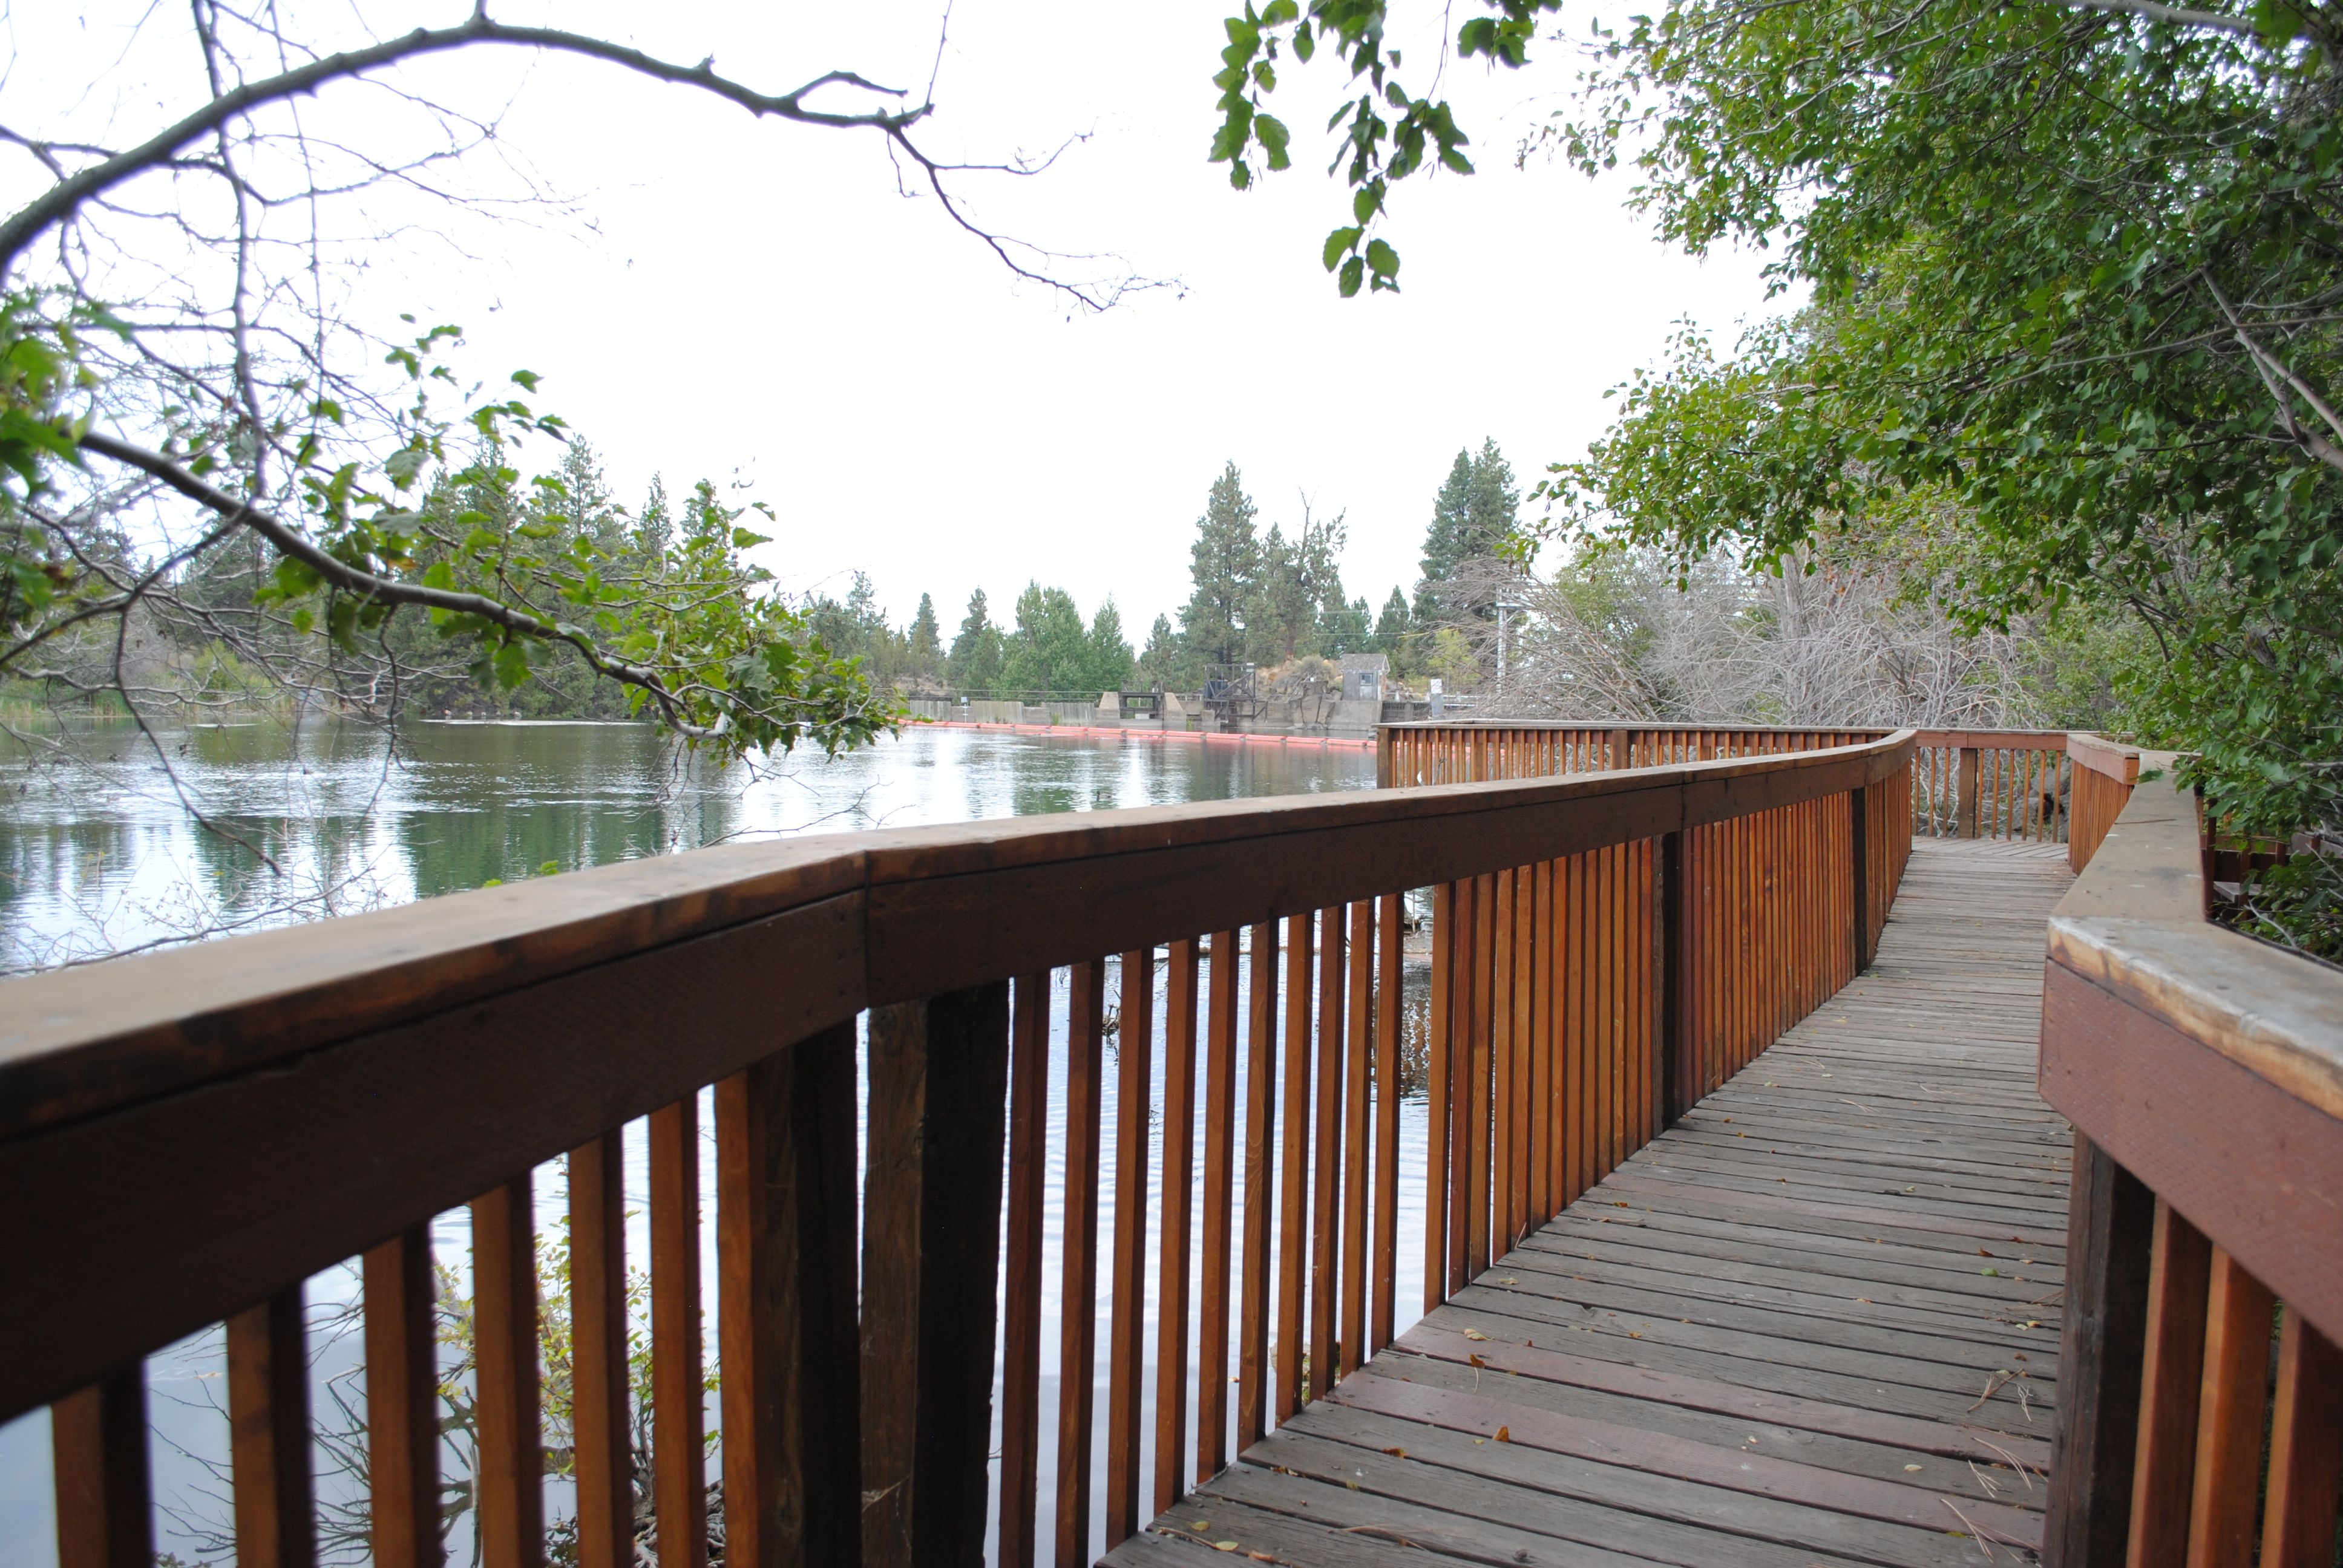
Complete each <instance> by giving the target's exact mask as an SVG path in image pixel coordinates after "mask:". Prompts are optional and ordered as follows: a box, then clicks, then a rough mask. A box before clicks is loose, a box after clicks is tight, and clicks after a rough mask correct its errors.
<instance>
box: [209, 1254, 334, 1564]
mask: <svg viewBox="0 0 2343 1568" xmlns="http://www.w3.org/2000/svg"><path fill="white" fill-rule="evenodd" d="M306 1327H307V1325H306V1324H305V1323H304V1322H303V1319H302V1310H301V1287H300V1286H299V1285H293V1286H290V1287H288V1288H287V1289H285V1290H282V1291H279V1292H277V1294H275V1295H273V1296H271V1297H269V1298H268V1300H266V1301H265V1302H261V1303H260V1304H259V1305H258V1306H256V1307H246V1309H245V1310H244V1311H243V1312H238V1313H236V1316H234V1317H232V1318H230V1319H228V1321H227V1418H228V1444H229V1454H230V1459H231V1463H232V1469H231V1472H230V1473H231V1475H232V1476H233V1478H234V1483H235V1484H234V1487H233V1491H234V1493H235V1506H236V1563H237V1568H310V1564H312V1563H316V1562H317V1515H316V1513H315V1512H314V1510H313V1508H312V1506H311V1501H312V1496H313V1493H312V1492H311V1488H310V1480H309V1353H308V1342H307V1332H306Z"/></svg>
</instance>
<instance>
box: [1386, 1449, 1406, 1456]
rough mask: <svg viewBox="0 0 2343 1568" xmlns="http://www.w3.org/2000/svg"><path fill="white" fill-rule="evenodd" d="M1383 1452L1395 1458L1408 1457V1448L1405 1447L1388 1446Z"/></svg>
mask: <svg viewBox="0 0 2343 1568" xmlns="http://www.w3.org/2000/svg"><path fill="white" fill-rule="evenodd" d="M1383 1452H1385V1453H1388V1454H1390V1455H1391V1456H1392V1457H1393V1459H1405V1458H1406V1457H1407V1450H1405V1449H1403V1448H1386V1449H1384V1450H1383Z"/></svg>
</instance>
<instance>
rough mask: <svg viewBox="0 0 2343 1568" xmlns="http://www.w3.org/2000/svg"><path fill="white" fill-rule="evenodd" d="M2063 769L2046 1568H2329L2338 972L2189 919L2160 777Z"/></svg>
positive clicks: (2165, 785) (2337, 1447) (2341, 1291)
mask: <svg viewBox="0 0 2343 1568" xmlns="http://www.w3.org/2000/svg"><path fill="white" fill-rule="evenodd" d="M2068 755H2069V757H2070V759H2072V760H2073V761H2074V763H2075V764H2076V765H2077V766H2076V771H2075V780H2076V788H2075V791H2074V800H2075V809H2074V826H2073V830H2072V836H2071V837H2070V839H2069V840H2068V842H2069V845H2070V849H2071V850H2072V852H2073V854H2074V855H2075V857H2076V859H2077V863H2078V865H2079V867H2080V870H2081V875H2080V877H2079V879H2077V882H2076V884H2075V886H2074V888H2073V890H2071V891H2070V892H2069V893H2068V895H2067V897H2066V900H2065V901H2064V902H2062V903H2061V904H2060V905H2059V906H2058V909H2057V911H2056V914H2055V915H2054V916H2053V917H2052V919H2051V922H2050V932H2049V964H2048V967H2047V970H2046V981H2045V985H2044V992H2043V1003H2042V1058H2041V1088H2042V1093H2043V1095H2044V1097H2045V1098H2046V1099H2047V1100H2048V1101H2050V1103H2051V1104H2052V1105H2054V1106H2056V1108H2057V1109H2058V1110H2059V1111H2061V1112H2062V1113H2063V1114H2064V1115H2065V1116H2066V1118H2067V1120H2068V1121H2071V1122H2072V1123H2073V1124H2074V1126H2075V1180H2074V1195H2073V1201H2072V1209H2071V1212H2070V1219H2069V1224H2068V1232H2067V1235H2068V1240H2067V1252H2066V1305H2065V1314H2064V1341H2063V1347H2062V1351H2061V1355H2060V1362H2059V1382H2058V1390H2059V1393H2058V1399H2059V1403H2058V1433H2057V1446H2056V1461H2055V1462H2054V1464H2053V1467H2052V1472H2051V1478H2050V1499H2049V1517H2048V1520H2047V1523H2046V1536H2045V1551H2044V1560H2045V1562H2046V1563H2049V1564H2051V1565H2052V1568H2114V1565H2118V1564H2128V1565H2130V1568H2158V1565H2162V1564H2172V1565H2175V1568H2178V1565H2181V1564H2187V1565H2189V1568H2199V1565H2201V1568H2248V1565H2250V1564H2254V1563H2259V1564H2261V1565H2262V1568H2331V1565H2332V1564H2333V1563H2335V1562H2336V1561H2337V1550H2338V1548H2337V1513H2338V1493H2343V1352H2338V1349H2337V1346H2338V1342H2343V972H2338V971H2337V970H2335V969H2333V968H2332V967H2329V966H2326V965H2322V964H2319V963H2318V962H2317V961H2316V960H2309V959H2305V958H2302V957H2300V956H2298V955H2296V954H2292V953H2288V952H2286V951H2283V950H2279V949H2277V948H2275V947H2271V946H2269V945H2268V944H2265V943H2262V942H2258V941H2255V940H2252V939H2250V938H2248V937H2246V936H2244V935H2242V934H2240V933H2238V932H2236V931H2233V930H2228V929H2227V928H2226V927H2224V926H2221V925H2219V924H2217V923H2215V922H2214V921H2212V920H2210V919H2208V910H2209V904H2208V895H2209V891H2210V890H2209V888H2208V886H2207V881H2206V879H2205V875H2204V857H2203V843H2204V837H2203V830H2202V829H2201V827H2200V825H2199V819H2198V809H2197V801H2196V799H2195V798H2194V797H2193V795H2192V794H2190V793H2189V792H2188V791H2187V790H2185V789H2180V788H2178V787H2177V785H2176V783H2175V781H2174V778H2173V770H2172V764H2173V761H2174V759H2173V757H2172V756H2171V755H2170V754H2168V753H2156V752H2141V751H2138V750H2136V749H2130V748H2126V747H2122V746H2117V745H2113V744H2111V743H2108V742H2106V741H2103V740H2099V739H2097V738H2095V737H2086V736H2080V735H2078V736H2076V737H2075V738H2074V743H2073V745H2072V746H2071V747H2070V748H2069V751H2068ZM2143 764H2146V766H2145V767H2144V766H2143ZM2143 775H2146V776H2147V777H2143Z"/></svg>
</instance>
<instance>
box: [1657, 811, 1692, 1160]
mask: <svg viewBox="0 0 2343 1568" xmlns="http://www.w3.org/2000/svg"><path fill="white" fill-rule="evenodd" d="M1690 903H1691V900H1689V899H1687V898H1686V897H1685V888H1684V833H1683V831H1682V830H1681V829H1679V830H1678V831H1676V832H1674V833H1663V834H1661V835H1660V910H1659V916H1660V921H1659V923H1660V930H1659V936H1660V940H1659V949H1660V1040H1659V1045H1660V1074H1659V1076H1660V1115H1661V1117H1662V1119H1663V1120H1664V1121H1665V1122H1666V1124H1667V1125H1668V1126H1671V1127H1673V1126H1674V1125H1675V1124H1676V1122H1677V1121H1680V1120H1682V1118H1683V1116H1684V1112H1685V1111H1689V1110H1691V1109H1692V1107H1691V1105H1690V1103H1689V1102H1688V1097H1687V1095H1686V1092H1685V1091H1686V1088H1687V1086H1688V1084H1689V1082H1690V1081H1691V1077H1692V1074H1691V1071H1690V1061H1689V1058H1690V1055H1691V1041H1690V1040H1688V1039H1687V1038H1686V1036H1687V1033H1688V1030H1687V1028H1686V1025H1687V1024H1688V1022H1689V1021H1690V1018H1691V1012H1692V1010H1691V1009H1690V1008H1688V1007H1686V1006H1685V1005H1684V982H1685V980H1686V979H1687V978H1688V977H1687V975H1686V973H1685V968H1684V960H1685V957H1686V948H1687V936H1688V933H1689V930H1690V920H1689V916H1690V913H1691V910H1690V908H1689V906H1690Z"/></svg>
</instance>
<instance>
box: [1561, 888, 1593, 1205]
mask: <svg viewBox="0 0 2343 1568" xmlns="http://www.w3.org/2000/svg"><path fill="white" fill-rule="evenodd" d="M1587 859H1588V857H1587V855H1586V854H1585V853H1584V852H1582V853H1579V854H1575V855H1573V856H1571V857H1570V858H1569V859H1567V860H1565V861H1564V863H1563V864H1564V872H1565V879H1566V887H1567V892H1566V896H1565V899H1564V908H1563V918H1564V922H1565V925H1566V926H1567V930H1565V932H1564V966H1565V970H1566V973H1567V976H1568V979H1567V980H1565V982H1564V984H1565V986H1566V988H1567V994H1566V995H1565V996H1564V1013H1563V1017H1564V1023H1565V1029H1566V1032H1565V1035H1564V1040H1563V1051H1564V1056H1563V1072H1562V1098H1563V1116H1564V1121H1563V1127H1564V1138H1565V1139H1566V1141H1568V1143H1569V1148H1568V1149H1567V1150H1565V1151H1564V1161H1565V1163H1566V1167H1567V1169H1568V1171H1569V1174H1570V1182H1569V1186H1568V1187H1567V1188H1566V1189H1565V1190H1564V1201H1565V1202H1574V1201H1576V1200H1577V1198H1578V1196H1579V1194H1580V1193H1582V1192H1584V1191H1586V1189H1587V1188H1588V1187H1589V1186H1591V1185H1592V1184H1593V1181H1594V1174H1593V1172H1594V1157H1593V1152H1592V1149H1591V1146H1590V1144H1589V1142H1588V1138H1587V1133H1588V1129H1589V1127H1590V1125H1591V1124H1590V1122H1589V1121H1588V1120H1587V1118H1588V1114H1589V1111H1588V1108H1589V1107H1590V1106H1591V1105H1592V1104H1593V1103H1594V1096H1593V1094H1592V1092H1591V1091H1590V1090H1589V1087H1588V1085H1589V1076H1588V1071H1587V1069H1588V1066H1589V1063H1588V1060H1587V1054H1586V1039H1587V1020H1588V1018H1589V1016H1590V1015H1589V1012H1588V1009H1589V1008H1590V1007H1591V1005H1592V996H1593V993H1592V991H1591V990H1590V988H1589V987H1588V985H1587V980H1588V977H1589V970H1588V968H1587V963H1586V867H1587Z"/></svg>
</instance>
